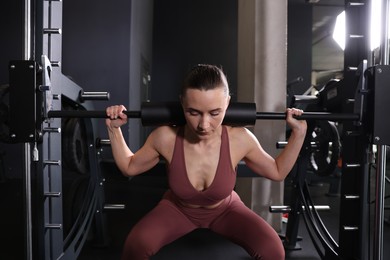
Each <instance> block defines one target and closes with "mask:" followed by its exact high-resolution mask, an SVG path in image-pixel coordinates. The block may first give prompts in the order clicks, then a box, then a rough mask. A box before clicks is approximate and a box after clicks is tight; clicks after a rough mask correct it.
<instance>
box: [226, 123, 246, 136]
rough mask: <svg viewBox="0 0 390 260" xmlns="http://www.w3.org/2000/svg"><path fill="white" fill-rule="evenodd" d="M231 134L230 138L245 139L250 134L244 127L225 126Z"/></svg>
mask: <svg viewBox="0 0 390 260" xmlns="http://www.w3.org/2000/svg"><path fill="white" fill-rule="evenodd" d="M225 127H226V130H227V132H228V134H229V137H243V136H245V135H247V134H250V133H251V132H250V131H249V129H248V128H246V127H242V126H225Z"/></svg>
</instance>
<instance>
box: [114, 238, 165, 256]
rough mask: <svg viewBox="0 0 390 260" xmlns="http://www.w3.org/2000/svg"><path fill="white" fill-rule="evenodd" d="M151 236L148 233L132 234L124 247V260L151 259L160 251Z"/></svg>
mask: <svg viewBox="0 0 390 260" xmlns="http://www.w3.org/2000/svg"><path fill="white" fill-rule="evenodd" d="M158 249H159V248H158V246H156V245H155V243H154V242H153V239H152V237H151V236H150V234H148V233H146V232H141V233H137V232H133V231H132V232H130V234H129V235H128V236H127V239H126V241H125V244H124V246H123V252H122V258H121V259H122V260H130V259H131V260H145V259H149V258H150V257H151V256H152V255H154V254H155V253H156V252H157V251H158Z"/></svg>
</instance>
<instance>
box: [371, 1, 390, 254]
mask: <svg viewBox="0 0 390 260" xmlns="http://www.w3.org/2000/svg"><path fill="white" fill-rule="evenodd" d="M389 5H390V0H382V13H381V15H382V16H381V25H382V26H381V34H380V35H381V41H380V43H381V45H380V63H381V64H382V65H389V44H388V38H389V34H388V30H389V26H388V24H389ZM385 174H386V145H384V144H381V145H379V146H378V160H377V162H376V192H375V197H376V200H375V230H374V259H376V260H382V259H383V229H384V208H385V204H384V203H385V202H384V198H385Z"/></svg>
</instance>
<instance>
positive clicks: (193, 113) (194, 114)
mask: <svg viewBox="0 0 390 260" xmlns="http://www.w3.org/2000/svg"><path fill="white" fill-rule="evenodd" d="M189 113H190V115H191V116H197V115H199V113H198V112H196V111H189Z"/></svg>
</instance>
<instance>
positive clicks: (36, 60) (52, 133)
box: [6, 0, 390, 259]
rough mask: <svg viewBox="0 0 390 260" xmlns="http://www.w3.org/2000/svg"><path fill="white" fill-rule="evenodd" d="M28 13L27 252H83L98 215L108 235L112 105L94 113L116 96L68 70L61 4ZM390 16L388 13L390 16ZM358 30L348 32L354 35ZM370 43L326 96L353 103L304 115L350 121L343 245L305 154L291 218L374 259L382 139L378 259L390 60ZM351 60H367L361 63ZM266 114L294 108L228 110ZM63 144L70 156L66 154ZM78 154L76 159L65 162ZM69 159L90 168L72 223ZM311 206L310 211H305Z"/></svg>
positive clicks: (152, 120)
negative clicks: (103, 157)
mask: <svg viewBox="0 0 390 260" xmlns="http://www.w3.org/2000/svg"><path fill="white" fill-rule="evenodd" d="M386 4H387V1H386ZM386 6H388V4H387V5H386ZM367 10H368V8H367V6H366V4H365V2H364V1H361V2H358V3H354V2H349V1H347V3H346V11H347V12H349V14H350V15H349V16H347V17H350V19H351V17H355V19H357V20H360V21H361V20H363V19H361V17H366V16H367V14H366V13H367ZM385 10H387V8H385ZM24 11H25V21H24V22H25V26H24V28H25V33H24V36H25V37H24V38H25V42H24V47H25V51H24V59H23V60H16V61H10V63H9V75H10V87H9V135H8V138H7V140H6V141H7V142H9V143H15V144H16V143H22V144H24V175H23V180H24V208H25V219H26V222H25V248H26V259H33V258H34V259H76V258H77V256H78V255H79V253H80V251H81V249H82V246H83V245H84V242H85V240H86V237H87V235H88V232H89V230H90V227H91V225H92V223H93V222H95V223H96V227H97V229H96V230H97V231H96V232H97V234H96V235H97V236H98V237H100V238H101V239H102V240H104V237H105V229H104V214H103V211H104V209H105V205H104V193H103V182H104V179H103V177H102V176H101V173H100V168H99V155H98V154H99V151H98V146H99V144H98V143H97V142H96V140H98V139H97V138H96V137H95V136H94V133H95V130H96V129H95V125H94V123H93V121H92V120H91V119H92V118H105V117H106V116H105V112H104V111H93V106H92V103H91V101H92V100H101V99H108V98H109V94H108V93H106V92H84V91H83V89H82V88H81V87H79V86H78V85H77V84H75V83H74V82H72V81H71V80H69V79H68V78H67V77H65V76H64V75H62V73H61V70H60V66H59V65H60V62H61V26H62V2H61V1H54V0H53V1H43V0H40V1H38V0H36V1H30V0H26V1H25V10H24ZM356 17H360V18H356ZM385 17H386V19H387V14H386V15H385ZM357 24H359V23H357ZM383 24H387V23H383ZM357 26H358V25H357ZM363 27H364V26H361V27H360V28H363ZM356 32H357V31H356ZM356 32H349V33H350V35H353V34H354V33H356ZM364 35H367V34H365V33H362V34H361V36H362V37H352V36H351V37H350V38H349V39H350V41H351V42H352V41H353V40H352V38H354V40H356V39H355V38H359V39H360V38H364ZM383 35H387V34H385V33H383ZM386 39H387V38H386ZM347 42H348V41H347ZM357 45H358V46H359V47H361V46H362V44H360V45H359V44H357ZM348 46H349V47H350V48H352V47H351V46H354V43H350V44H349V45H348V44H347V48H348ZM363 46H365V45H363ZM384 46H387V45H384ZM353 49H354V52H357V53H362V52H358V51H359V48H353ZM367 49H368V48H365V49H364V50H363V53H364V55H363V54H359V55H357V57H358V58H359V60H354V61H353V62H351V60H350V59H349V58H348V57H356V55H350V54H348V55H350V56H348V55H347V57H346V61H345V63H346V67H347V70H346V71H347V72H346V76H345V79H344V84H343V85H342V88H341V89H339V88H338V89H336V90H334V89H333V92H329V94H328V95H326V101H327V102H331V101H332V98H334V97H336V96H337V95H336V96H335V95H331V94H330V93H333V94H334V93H335V92H334V91H336V93H337V91H339V92H341V96H342V97H343V98H344V99H343V102H345V103H343V104H344V107H343V110H342V111H341V113H332V112H328V111H326V112H324V111H319V112H305V113H304V115H302V116H301V117H300V118H299V119H306V120H308V121H309V122H312V121H321V120H327V121H340V122H343V123H344V125H343V135H342V141H343V153H342V157H343V168H342V183H341V209H340V228H339V234H340V236H339V245H337V243H336V242H334V241H333V240H332V238H331V237H330V236H328V234H327V235H325V236H323V235H322V233H325V234H326V233H327V232H326V228H325V226H324V225H323V224H322V223H321V220H320V218H319V216H318V214H317V212H316V211H315V207H311V206H312V202H311V199H310V194H308V191H307V188H306V186H305V183H304V174H302V172H304V171H305V167H306V166H307V163H306V162H304V161H298V164H297V165H298V166H299V167H301V168H302V169H301V170H300V171H299V174H298V175H297V176H299V177H298V178H297V179H296V184H297V187H298V189H297V192H296V193H295V194H296V196H297V198H298V199H297V200H296V202H297V204H293V203H292V205H290V207H291V209H290V210H291V211H290V212H291V213H292V214H291V216H292V217H291V220H290V219H289V222H290V221H291V223H294V216H295V217H297V216H298V215H299V214H300V213H303V212H304V213H305V214H304V219H305V221H306V222H307V223H314V222H316V223H320V224H316V223H314V225H312V227H314V228H313V230H314V232H312V233H311V237H312V238H313V241H314V240H316V239H317V240H319V241H320V243H321V244H322V245H323V247H324V248H325V249H324V250H325V252H322V251H321V250H320V246H319V245H317V244H316V247H317V248H318V252H319V254H320V256H321V258H323V259H369V243H366V241H369V240H368V236H369V230H368V226H369V222H368V214H369V208H368V204H367V197H368V179H367V178H368V174H367V173H368V168H369V166H370V155H371V151H372V149H371V148H372V146H373V145H376V146H378V156H377V185H376V186H377V194H376V214H375V215H376V219H375V243H374V255H375V256H374V257H375V259H382V257H383V253H382V250H383V249H382V248H383V220H384V219H383V209H384V202H383V199H384V173H385V156H386V150H385V145H388V144H390V134H389V133H388V129H389V127H390V126H389V125H388V124H389V123H388V122H387V121H386V114H385V113H386V112H387V110H388V109H389V106H390V105H389V102H387V100H386V98H387V97H389V94H390V93H389V91H390V90H389V89H388V88H386V84H387V82H390V67H389V66H388V65H387V63H388V61H387V59H388V52H387V47H385V48H384V49H383V52H382V53H383V54H382V55H383V60H385V62H383V64H381V65H370V66H369V65H368V63H367V61H366V57H364V56H365V55H366V53H367ZM346 52H348V51H347V49H346ZM355 54H356V53H355ZM352 64H357V65H359V64H360V65H359V66H356V67H355V68H354V67H353V66H352ZM20 93H23V95H21V94H20ZM180 111H181V110H180V107H178V104H177V103H162V104H153V103H144V104H143V105H142V108H141V110H140V111H127V112H126V113H127V115H128V116H129V117H130V118H141V120H142V123H143V125H162V124H176V125H177V124H182V123H183V122H184V117H183V115H182V114H181V112H180ZM61 118H62V119H61ZM21 119H22V120H21ZM71 119H74V120H76V119H77V121H73V120H71ZM258 119H274V120H281V119H285V114H284V113H264V112H256V106H255V104H252V103H233V104H231V105H230V106H229V108H228V111H227V115H226V118H225V124H231V125H253V124H255V121H256V120H258ZM309 125H312V124H311V123H310V124H309ZM61 129H62V131H61ZM67 129H68V130H69V129H70V132H72V129H73V130H75V129H77V130H79V131H80V132H82V133H83V134H81V135H80V136H76V137H74V139H76V140H73V143H72V144H68V143H65V142H64V138H66V137H65V136H64V135H63V134H62V132H63V131H64V130H65V131H66V130H67ZM309 132H310V130H309ZM81 140H83V141H81ZM310 146H311V144H310V142H309V138H307V140H306V142H305V145H304V148H303V149H302V152H301V156H300V158H303V159H302V160H306V159H307V156H306V155H307V151H308V149H310ZM65 147H66V148H65ZM64 148H65V151H69V153H67V154H62V153H61V151H63V150H64ZM69 156H70V157H74V158H73V160H71V161H70V163H66V162H67V160H68V157H69ZM80 157H83V158H80ZM81 160H82V161H81ZM64 164H67V167H70V168H72V167H73V169H75V170H76V171H82V172H84V173H85V172H87V173H88V174H89V179H88V183H87V188H86V191H85V193H84V196H83V197H84V201H83V202H82V203H81V205H79V210H78V214H77V215H76V216H74V219H73V221H72V224H71V225H69V226H68V227H66V229H65V225H64V214H63V192H62V188H63V180H64V178H63V177H64V176H63V175H64V174H63V173H64V171H66V169H65V168H66V167H65V166H64ZM351 170H352V171H353V172H352V173H350V172H351ZM351 176H352V177H351ZM32 205H34V207H32ZM302 206H303V208H304V209H305V210H302ZM309 209H310V210H309ZM351 214H353V215H352V216H351ZM308 226H309V225H308ZM295 228H296V227H289V228H288V229H289V230H288V234H287V235H288V236H289V237H287V238H288V239H289V241H290V243H291V241H292V240H294V239H295V238H296V233H294V232H296V229H295ZM290 229H291V230H292V231H290ZM294 236H295V237H294ZM316 236H317V238H315V237H316ZM329 241H331V242H329Z"/></svg>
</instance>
